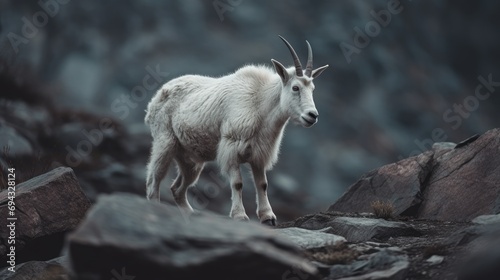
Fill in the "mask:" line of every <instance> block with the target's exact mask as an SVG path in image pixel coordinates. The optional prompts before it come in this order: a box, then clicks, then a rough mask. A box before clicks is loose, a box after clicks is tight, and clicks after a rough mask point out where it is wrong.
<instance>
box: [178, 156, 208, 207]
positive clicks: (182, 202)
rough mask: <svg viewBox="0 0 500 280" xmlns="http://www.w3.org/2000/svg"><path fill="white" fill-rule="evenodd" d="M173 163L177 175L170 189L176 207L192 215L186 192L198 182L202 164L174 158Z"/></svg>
mask: <svg viewBox="0 0 500 280" xmlns="http://www.w3.org/2000/svg"><path fill="white" fill-rule="evenodd" d="M175 161H176V162H177V165H178V166H179V170H178V172H179V174H178V175H177V178H176V179H175V182H174V183H173V184H172V186H171V188H170V189H171V191H172V195H173V196H174V200H175V203H176V204H177V206H178V207H179V208H180V209H181V210H183V211H185V212H187V213H192V212H194V211H193V208H192V207H191V205H190V204H189V201H188V200H187V190H188V188H189V187H190V186H192V185H194V184H195V183H196V181H198V178H199V177H200V173H201V171H202V170H203V166H204V164H203V163H195V162H192V161H190V160H186V159H184V158H183V157H176V159H175Z"/></svg>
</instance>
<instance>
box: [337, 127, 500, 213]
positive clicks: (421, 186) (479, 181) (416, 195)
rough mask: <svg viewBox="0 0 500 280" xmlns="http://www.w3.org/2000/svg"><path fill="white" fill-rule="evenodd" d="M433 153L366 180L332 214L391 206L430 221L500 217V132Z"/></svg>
mask: <svg viewBox="0 0 500 280" xmlns="http://www.w3.org/2000/svg"><path fill="white" fill-rule="evenodd" d="M449 147H451V146H450V145H435V146H434V147H433V150H431V151H427V152H425V153H423V154H420V155H418V156H415V157H411V158H408V159H404V160H402V161H399V162H397V163H393V164H389V165H385V166H382V167H381V168H379V169H377V170H374V171H371V172H369V173H368V174H366V175H364V176H363V177H362V178H361V179H360V180H359V181H358V182H356V183H355V184H353V185H352V186H350V187H349V189H348V190H347V191H346V192H345V193H344V195H342V197H341V198H340V199H338V200H337V201H336V202H335V203H334V204H333V205H331V206H330V208H329V209H328V210H329V211H344V212H371V211H372V209H371V203H372V202H373V201H377V200H381V201H387V202H390V203H392V205H393V206H394V214H396V215H409V216H416V217H418V218H423V219H431V220H453V221H470V220H472V219H473V218H475V217H477V216H479V215H484V214H498V213H499V212H500V184H499V182H500V129H492V130H490V131H488V132H486V133H485V134H484V135H482V136H480V137H479V138H477V139H476V140H474V141H468V142H467V143H466V144H463V145H460V146H459V147H456V148H454V149H452V148H449Z"/></svg>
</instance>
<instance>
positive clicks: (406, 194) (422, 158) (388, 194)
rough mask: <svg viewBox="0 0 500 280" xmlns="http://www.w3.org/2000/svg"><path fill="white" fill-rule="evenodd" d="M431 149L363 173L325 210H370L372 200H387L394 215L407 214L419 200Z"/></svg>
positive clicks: (430, 163) (429, 166) (427, 173)
mask: <svg viewBox="0 0 500 280" xmlns="http://www.w3.org/2000/svg"><path fill="white" fill-rule="evenodd" d="M433 155H434V152H433V151H429V152H426V153H423V154H420V155H418V156H415V157H411V158H407V159H404V160H401V161H399V162H396V163H392V164H389V165H385V166H382V167H380V168H379V169H376V170H373V171H370V172H368V173H367V174H365V175H363V176H362V177H361V179H359V181H357V182H356V183H354V184H353V185H351V186H350V187H349V188H348V189H347V191H346V192H345V193H344V194H343V195H342V196H341V197H340V198H339V199H338V200H337V201H336V202H335V203H334V204H333V205H332V206H330V208H328V211H341V212H372V211H373V210H372V207H371V204H372V202H374V201H384V202H390V203H391V204H392V206H393V207H394V215H408V214H410V213H412V212H413V211H414V209H415V208H418V206H419V205H420V204H421V203H422V188H423V184H424V183H425V181H426V179H427V178H428V176H429V174H430V172H431V169H432V165H433V164H432V163H433Z"/></svg>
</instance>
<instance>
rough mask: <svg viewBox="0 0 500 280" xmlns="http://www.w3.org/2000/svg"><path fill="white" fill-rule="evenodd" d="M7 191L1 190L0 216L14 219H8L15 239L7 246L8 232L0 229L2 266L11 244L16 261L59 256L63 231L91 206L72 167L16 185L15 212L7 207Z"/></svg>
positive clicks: (82, 215) (3, 218)
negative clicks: (13, 227)
mask: <svg viewBox="0 0 500 280" xmlns="http://www.w3.org/2000/svg"><path fill="white" fill-rule="evenodd" d="M8 191H9V190H4V191H2V192H1V193H0V219H1V220H2V221H7V217H9V218H15V219H16V220H9V223H14V225H15V229H13V231H14V232H15V237H16V239H15V244H11V243H9V244H10V245H9V244H8V238H9V235H10V231H6V230H2V231H0V263H1V266H5V265H4V264H5V263H6V254H7V248H10V246H11V245H14V246H15V252H16V261H17V262H20V261H25V260H31V259H34V258H36V259H50V258H54V257H57V256H59V254H60V250H61V248H62V246H63V244H64V234H65V233H66V232H68V231H70V230H72V229H74V228H75V227H76V226H77V225H78V223H79V222H80V221H81V220H82V219H83V217H84V216H85V213H86V211H87V209H88V208H90V203H89V201H88V199H87V197H86V196H85V195H84V193H83V192H82V190H81V189H80V186H79V184H78V181H77V179H76V177H75V175H74V173H73V170H72V169H71V168H66V167H59V168H56V169H54V170H52V171H50V172H48V173H45V174H42V175H40V176H37V177H34V178H32V179H30V180H28V181H25V182H23V183H20V184H18V185H17V186H16V190H15V198H14V199H13V201H14V203H15V211H13V214H14V215H10V210H9V209H8V202H9V198H8V195H9V194H8ZM7 245H8V246H9V247H7ZM30 248H31V249H30Z"/></svg>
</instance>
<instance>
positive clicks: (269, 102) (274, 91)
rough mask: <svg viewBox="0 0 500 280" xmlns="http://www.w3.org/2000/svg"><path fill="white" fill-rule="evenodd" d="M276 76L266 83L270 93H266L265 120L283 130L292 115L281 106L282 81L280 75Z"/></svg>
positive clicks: (270, 125) (274, 127) (276, 128)
mask: <svg viewBox="0 0 500 280" xmlns="http://www.w3.org/2000/svg"><path fill="white" fill-rule="evenodd" d="M276 76H277V79H272V80H271V81H269V82H268V84H267V85H266V91H267V92H268V94H266V95H265V98H264V101H263V104H262V107H263V109H264V110H263V114H264V116H265V117H264V122H266V124H267V125H268V126H269V127H272V128H273V129H275V130H281V129H282V128H283V126H284V125H285V124H286V122H287V121H288V119H289V118H290V116H289V114H288V112H287V110H285V109H284V108H282V106H281V102H280V101H281V91H282V83H281V79H280V78H279V77H278V75H276Z"/></svg>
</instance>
